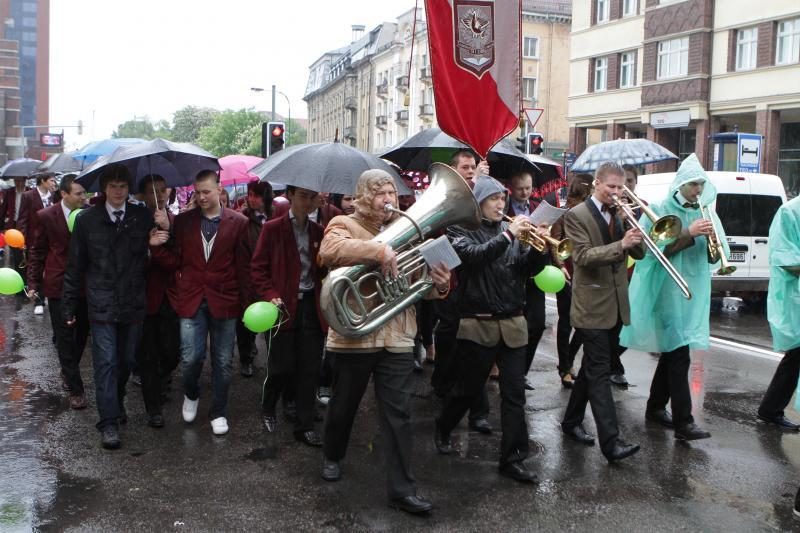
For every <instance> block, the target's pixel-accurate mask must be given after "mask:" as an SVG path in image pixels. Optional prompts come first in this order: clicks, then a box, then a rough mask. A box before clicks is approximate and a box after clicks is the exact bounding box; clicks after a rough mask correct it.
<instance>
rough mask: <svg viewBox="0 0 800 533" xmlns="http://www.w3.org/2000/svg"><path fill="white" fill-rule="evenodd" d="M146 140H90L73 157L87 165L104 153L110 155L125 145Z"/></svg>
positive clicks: (131, 138)
mask: <svg viewBox="0 0 800 533" xmlns="http://www.w3.org/2000/svg"><path fill="white" fill-rule="evenodd" d="M143 142H146V141H145V140H144V139H138V138H135V137H128V138H125V137H122V138H119V139H105V140H103V141H94V142H90V143H89V144H87V145H86V146H84V147H83V148H81V149H80V150H78V151H77V152H75V153H73V154H72V157H73V158H75V159H77V160H78V161H81V163H82V164H83V166H86V165H87V164H89V163H94V162H95V161H97V159H99V158H100V157H102V156H104V155H109V154H111V153H113V152H114V150H116V149H117V148H120V147H123V146H132V145H134V144H139V143H143ZM81 168H83V167H81Z"/></svg>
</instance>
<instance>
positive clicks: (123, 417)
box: [117, 406, 128, 425]
mask: <svg viewBox="0 0 800 533" xmlns="http://www.w3.org/2000/svg"><path fill="white" fill-rule="evenodd" d="M117 422H119V423H120V424H123V425H124V424H127V423H128V412H127V411H126V410H125V406H122V407H120V408H119V417H118V418H117Z"/></svg>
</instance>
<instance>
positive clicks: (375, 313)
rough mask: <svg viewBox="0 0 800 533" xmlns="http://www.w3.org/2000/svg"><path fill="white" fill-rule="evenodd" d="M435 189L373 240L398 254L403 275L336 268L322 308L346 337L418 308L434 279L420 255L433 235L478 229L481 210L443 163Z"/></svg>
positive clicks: (434, 173)
mask: <svg viewBox="0 0 800 533" xmlns="http://www.w3.org/2000/svg"><path fill="white" fill-rule="evenodd" d="M428 175H429V176H430V178H431V182H430V186H429V187H428V189H427V190H426V191H425V192H424V193H423V194H422V196H420V197H419V199H418V200H417V201H416V203H414V205H412V206H411V207H410V208H409V209H408V211H406V212H405V213H403V212H400V211H397V210H395V209H394V208H390V209H391V210H392V211H395V212H397V213H398V214H400V215H401V217H400V218H399V219H398V220H395V221H394V222H392V223H391V224H390V225H389V226H388V227H387V228H386V229H384V230H383V231H382V232H380V233H379V234H378V235H376V236H375V237H373V238H372V240H373V241H377V242H383V243H386V244H388V245H389V246H391V247H392V249H393V250H394V251H395V252H396V253H397V267H398V276H397V277H396V278H393V279H386V278H385V277H384V276H383V274H382V273H381V272H380V268H379V267H378V266H371V265H358V266H351V267H341V268H337V269H335V270H333V271H332V272H331V273H330V274H328V277H327V278H325V280H324V281H323V283H322V292H321V295H320V307H321V308H322V313H323V315H324V316H325V320H326V321H327V322H328V324H329V325H330V327H331V328H333V330H334V331H336V332H337V333H339V334H340V335H343V336H345V337H361V336H364V335H368V334H370V333H372V332H374V331H376V330H378V329H380V328H381V327H382V326H384V325H385V324H386V323H387V322H389V321H390V320H391V319H392V318H394V317H395V316H396V315H397V314H398V313H400V312H402V311H403V310H404V309H405V308H406V307H408V306H410V305H414V304H415V303H416V302H418V301H419V300H421V299H422V297H423V296H424V295H425V294H426V293H427V292H428V291H429V290H430V289H431V287H432V286H433V281H431V279H430V277H429V276H428V267H427V264H426V263H425V260H424V259H423V257H422V255H421V254H420V253H419V246H420V245H421V244H422V243H423V242H424V241H425V239H426V238H427V237H428V236H430V235H431V234H432V233H435V232H437V231H439V230H441V229H444V228H447V227H448V226H451V225H460V226H464V227H466V228H467V229H477V228H478V227H479V226H480V220H481V217H480V207H479V206H478V202H477V201H476V200H475V196H474V195H473V194H472V190H470V188H469V185H467V182H466V181H464V178H462V177H461V175H460V174H458V173H457V172H456V171H455V170H453V169H452V168H450V167H449V166H447V165H445V164H443V163H434V164H433V165H431V168H430V170H429V174H428Z"/></svg>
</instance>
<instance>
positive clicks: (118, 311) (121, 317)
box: [61, 164, 153, 449]
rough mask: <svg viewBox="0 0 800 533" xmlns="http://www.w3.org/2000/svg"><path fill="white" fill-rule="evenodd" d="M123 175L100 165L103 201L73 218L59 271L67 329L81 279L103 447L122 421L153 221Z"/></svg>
mask: <svg viewBox="0 0 800 533" xmlns="http://www.w3.org/2000/svg"><path fill="white" fill-rule="evenodd" d="M131 181H132V180H131V176H130V173H129V172H128V170H127V168H125V167H124V166H122V165H115V164H112V165H108V167H106V168H105V170H104V171H103V173H102V174H101V176H100V189H101V190H102V191H103V192H104V193H105V201H104V202H103V203H101V204H98V205H95V206H94V207H91V208H89V209H87V210H86V211H85V212H83V213H81V215H80V216H79V217H78V218H77V219H76V220H75V226H74V228H73V233H72V241H71V242H70V248H69V260H68V262H67V269H66V272H65V274H64V292H63V296H62V300H61V307H62V309H61V311H62V314H63V317H64V320H65V321H66V323H67V325H69V326H75V325H76V318H77V314H78V305H79V303H80V298H81V290H82V288H83V285H84V282H85V285H86V303H87V305H88V314H89V322H90V325H91V330H92V363H93V366H94V383H95V395H96V398H97V410H98V412H99V414H100V421H99V422H98V423H97V429H99V430H100V432H101V434H102V441H101V442H102V445H103V447H104V448H108V449H115V448H119V446H120V440H119V427H118V424H120V423H123V424H124V423H126V422H127V416H126V414H125V406H124V399H125V385H126V383H127V381H128V377H129V375H130V368H131V365H133V363H134V362H135V358H136V348H137V345H138V343H139V341H140V339H141V334H142V322H143V321H144V316H145V269H146V268H147V249H148V241H149V239H150V237H149V235H150V232H151V230H152V229H153V216H152V215H151V214H150V211H148V210H147V209H146V208H144V207H139V206H137V205H133V204H129V203H128V201H127V200H128V191H129V188H130V183H131Z"/></svg>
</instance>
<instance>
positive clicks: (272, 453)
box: [244, 446, 278, 461]
mask: <svg viewBox="0 0 800 533" xmlns="http://www.w3.org/2000/svg"><path fill="white" fill-rule="evenodd" d="M277 456H278V447H277V446H267V447H265V448H255V449H253V450H252V451H251V452H250V453H248V454H245V456H244V458H245V459H249V460H250V461H264V460H267V459H275V458H276V457H277Z"/></svg>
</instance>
